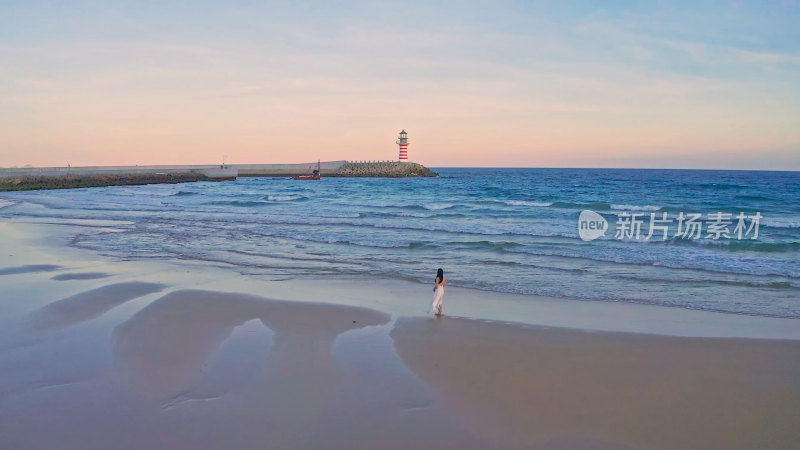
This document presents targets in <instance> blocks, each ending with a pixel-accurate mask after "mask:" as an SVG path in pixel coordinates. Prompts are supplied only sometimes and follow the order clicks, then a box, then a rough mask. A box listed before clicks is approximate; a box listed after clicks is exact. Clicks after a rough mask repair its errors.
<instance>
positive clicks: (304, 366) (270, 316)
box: [114, 290, 389, 398]
mask: <svg viewBox="0 0 800 450" xmlns="http://www.w3.org/2000/svg"><path fill="white" fill-rule="evenodd" d="M252 319H258V320H260V321H261V322H262V323H263V324H264V325H265V326H266V327H268V328H269V329H270V330H272V331H273V332H274V337H273V348H272V349H271V351H270V349H269V348H265V349H263V358H264V359H265V360H268V362H269V364H267V366H268V367H269V373H267V374H265V378H276V379H280V380H282V383H283V385H282V386H281V389H284V390H285V389H290V388H291V387H292V386H297V385H300V384H302V385H304V386H306V388H308V387H309V386H313V385H315V384H316V383H314V382H312V381H313V380H312V379H317V378H320V379H325V378H326V377H331V376H334V374H335V364H334V361H333V357H332V356H331V346H332V345H333V341H334V339H335V338H336V336H337V335H339V334H341V333H343V332H345V331H347V330H352V329H356V328H362V327H366V326H371V325H380V324H384V323H386V322H388V320H389V316H388V315H386V314H384V313H380V312H377V311H372V310H368V309H364V308H356V307H347V306H334V305H326V304H307V303H298V302H285V301H275V300H267V299H265V298H262V297H257V296H252V295H245V294H230V293H218V292H207V291H193V290H184V291H178V292H173V293H170V294H168V295H165V296H164V297H162V298H160V299H158V300H156V301H154V302H153V303H151V304H149V305H148V306H147V307H145V308H144V309H143V310H141V311H140V312H138V313H137V314H135V315H134V316H132V317H131V318H130V319H128V320H127V321H126V322H124V323H122V324H121V325H119V326H118V327H117V329H116V330H115V332H114V356H115V360H116V363H117V366H118V369H119V371H120V375H121V376H122V377H123V378H124V379H125V380H126V381H127V382H129V383H131V384H132V385H134V386H135V387H137V388H138V389H139V390H141V391H142V392H144V393H146V394H148V395H151V396H154V397H162V398H163V397H170V396H174V395H176V394H178V393H180V392H182V391H183V390H184V389H185V388H186V387H187V384H188V383H189V382H190V380H192V379H193V377H195V376H196V375H197V373H198V372H199V371H200V370H201V369H202V367H203V365H204V364H205V363H206V362H207V361H208V360H209V359H210V358H211V356H212V355H213V354H214V353H215V351H216V350H217V349H218V348H219V346H220V344H222V342H223V341H224V340H225V339H227V338H228V337H229V336H230V335H231V333H232V332H233V331H234V329H235V328H236V327H238V326H240V325H242V324H244V323H245V322H247V321H250V320H252Z"/></svg>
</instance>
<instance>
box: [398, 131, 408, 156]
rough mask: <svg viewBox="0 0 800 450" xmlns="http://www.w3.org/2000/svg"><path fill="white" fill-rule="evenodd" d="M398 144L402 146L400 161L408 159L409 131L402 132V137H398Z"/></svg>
mask: <svg viewBox="0 0 800 450" xmlns="http://www.w3.org/2000/svg"><path fill="white" fill-rule="evenodd" d="M397 145H398V146H400V157H399V161H400V162H405V161H408V133H406V130H403V131H401V132H400V138H398V139H397Z"/></svg>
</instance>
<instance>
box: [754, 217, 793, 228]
mask: <svg viewBox="0 0 800 450" xmlns="http://www.w3.org/2000/svg"><path fill="white" fill-rule="evenodd" d="M761 224H762V225H764V226H765V227H770V228H800V219H797V220H793V219H789V218H785V219H767V218H764V219H761Z"/></svg>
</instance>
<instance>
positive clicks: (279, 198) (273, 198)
mask: <svg viewBox="0 0 800 450" xmlns="http://www.w3.org/2000/svg"><path fill="white" fill-rule="evenodd" d="M302 198H304V197H303V196H302V195H268V196H267V200H269V201H271V202H290V201H292V200H300V199H302Z"/></svg>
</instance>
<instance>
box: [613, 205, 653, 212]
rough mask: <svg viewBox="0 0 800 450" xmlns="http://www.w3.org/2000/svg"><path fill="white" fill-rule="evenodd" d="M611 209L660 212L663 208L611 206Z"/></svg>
mask: <svg viewBox="0 0 800 450" xmlns="http://www.w3.org/2000/svg"><path fill="white" fill-rule="evenodd" d="M611 209H613V210H616V211H658V210H659V209H661V207H660V206H653V205H644V206H638V205H611Z"/></svg>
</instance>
